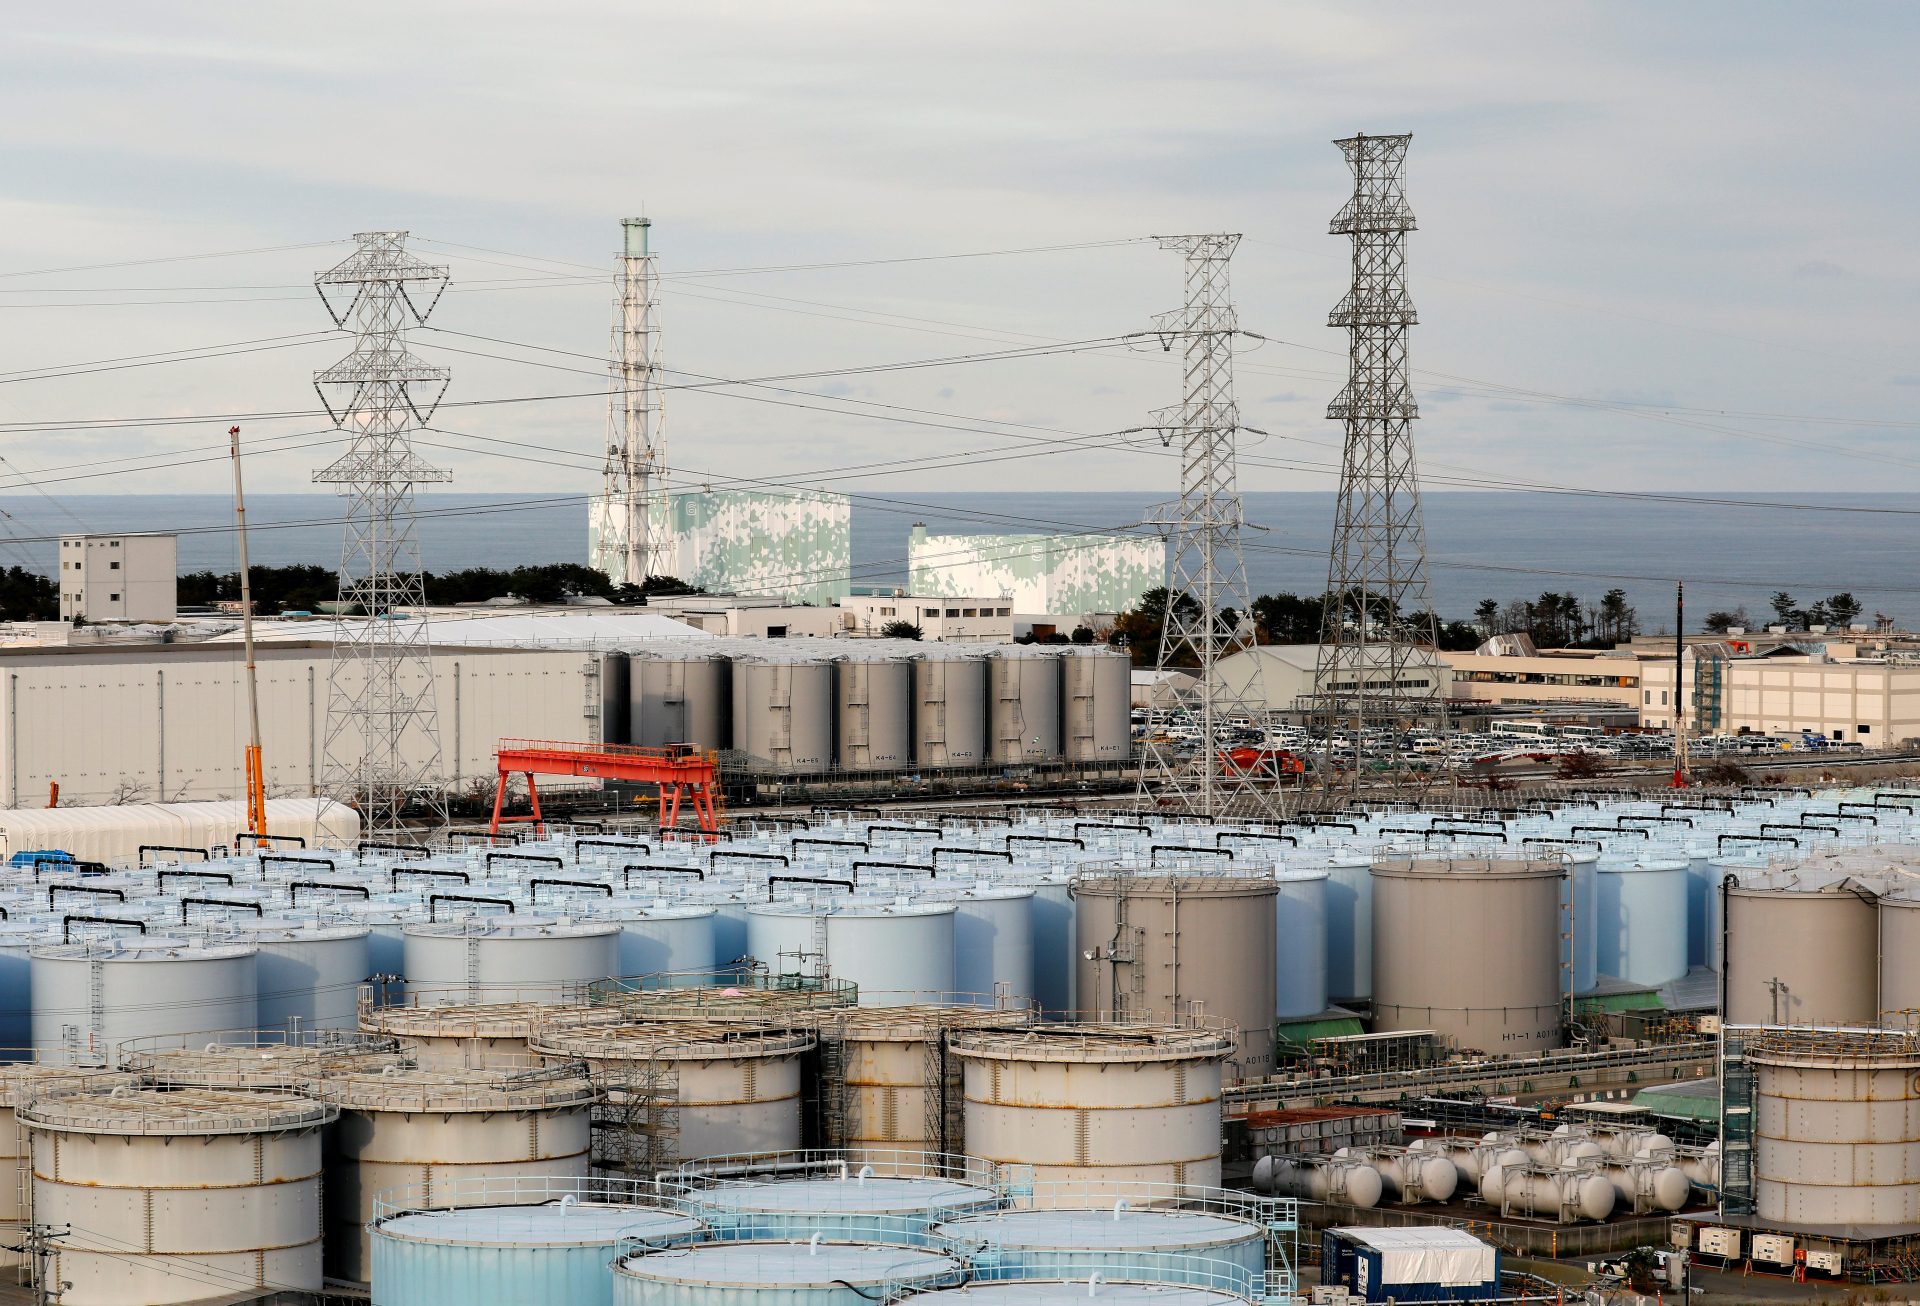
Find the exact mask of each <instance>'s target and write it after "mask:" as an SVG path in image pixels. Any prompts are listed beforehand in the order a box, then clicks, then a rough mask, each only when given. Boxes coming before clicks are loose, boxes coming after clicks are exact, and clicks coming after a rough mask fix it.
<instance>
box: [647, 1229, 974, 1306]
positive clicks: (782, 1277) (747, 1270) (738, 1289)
mask: <svg viewBox="0 0 1920 1306" xmlns="http://www.w3.org/2000/svg"><path fill="white" fill-rule="evenodd" d="M966 1277H967V1272H966V1267H964V1266H963V1265H961V1263H960V1262H959V1261H958V1260H955V1259H954V1258H953V1257H951V1256H946V1255H943V1254H941V1253H940V1252H936V1251H933V1250H930V1249H928V1248H924V1247H904V1246H896V1245H889V1244H885V1243H840V1242H829V1241H827V1240H826V1239H824V1238H818V1237H815V1238H809V1239H808V1240H807V1241H806V1242H720V1243H697V1244H695V1245H693V1246H691V1247H676V1248H673V1249H672V1250H669V1251H664V1252H649V1253H646V1254H643V1255H638V1256H626V1257H622V1258H621V1259H620V1260H618V1261H616V1262H614V1266H613V1301H614V1306H873V1304H874V1303H875V1302H876V1301H879V1300H880V1299H881V1297H882V1296H883V1295H884V1294H885V1293H886V1292H888V1291H902V1290H911V1289H915V1288H950V1287H955V1286H957V1285H959V1284H960V1283H962V1282H964V1281H965V1279H966Z"/></svg>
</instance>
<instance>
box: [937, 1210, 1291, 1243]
mask: <svg viewBox="0 0 1920 1306" xmlns="http://www.w3.org/2000/svg"><path fill="white" fill-rule="evenodd" d="M934 1232H935V1233H937V1234H939V1235H940V1236H942V1237H944V1238H956V1239H968V1240H971V1239H979V1240H980V1241H982V1242H991V1243H994V1244H996V1245H998V1246H1001V1247H1014V1248H1022V1249H1028V1250H1035V1251H1142V1252H1187V1251H1192V1250H1194V1249H1196V1248H1207V1247H1221V1246H1226V1245H1229V1244H1234V1243H1242V1242H1245V1241H1247V1240H1248V1239H1249V1238H1264V1237H1265V1236H1266V1231H1265V1229H1263V1228H1262V1227H1261V1226H1260V1225H1257V1224H1255V1223H1253V1222H1252V1221H1250V1220H1242V1219H1236V1218H1235V1217H1233V1216H1230V1215H1218V1214H1214V1213H1213V1212H1209V1211H1180V1210H1171V1209H1156V1208H1153V1207H1144V1208H1137V1209H1136V1208H1133V1207H1127V1206H1121V1207H1120V1208H1119V1209H1117V1210H1116V1209H1115V1208H1114V1207H1107V1208H1106V1209H1104V1210H1101V1209H1096V1208H1087V1209H1083V1210H1072V1209H1060V1208H1053V1209H1049V1210H1035V1211H988V1212H983V1213H981V1214H979V1215H967V1216H961V1217H959V1218H957V1219H953V1220H948V1221H946V1222H945V1223H943V1224H941V1225H939V1226H937V1227H936V1228H935V1230H934Z"/></svg>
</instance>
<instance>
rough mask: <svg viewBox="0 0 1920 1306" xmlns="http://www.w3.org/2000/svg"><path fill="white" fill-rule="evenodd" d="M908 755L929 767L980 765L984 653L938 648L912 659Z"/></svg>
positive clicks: (983, 759)
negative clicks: (911, 698)
mask: <svg viewBox="0 0 1920 1306" xmlns="http://www.w3.org/2000/svg"><path fill="white" fill-rule="evenodd" d="M913 760H914V762H915V763H916V764H918V765H920V766H923V767H933V768H951V767H974V766H984V765H986V760H987V661H986V659H985V658H983V657H980V656H977V655H965V654H955V653H952V652H949V651H947V650H944V649H942V650H937V651H933V652H929V653H926V654H923V655H922V656H921V657H919V658H917V659H915V660H914V664H913Z"/></svg>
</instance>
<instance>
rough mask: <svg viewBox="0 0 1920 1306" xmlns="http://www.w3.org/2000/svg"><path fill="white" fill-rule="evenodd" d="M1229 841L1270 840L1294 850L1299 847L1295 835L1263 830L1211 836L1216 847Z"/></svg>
mask: <svg viewBox="0 0 1920 1306" xmlns="http://www.w3.org/2000/svg"><path fill="white" fill-rule="evenodd" d="M1229 839H1272V840H1274V841H1275V842H1276V843H1290V844H1292V845H1293V846H1294V847H1295V848H1298V847H1299V846H1300V839H1299V836H1297V835H1291V834H1269V833H1267V832H1266V831H1265V830H1222V831H1220V832H1219V833H1218V834H1216V835H1214V836H1213V842H1214V845H1215V846H1216V847H1217V846H1219V845H1220V844H1223V843H1225V842H1226V841H1227V840H1229Z"/></svg>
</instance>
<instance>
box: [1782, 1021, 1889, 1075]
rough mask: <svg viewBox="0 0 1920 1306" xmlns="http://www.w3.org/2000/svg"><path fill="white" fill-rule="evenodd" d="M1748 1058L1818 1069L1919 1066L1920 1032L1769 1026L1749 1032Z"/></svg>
mask: <svg viewBox="0 0 1920 1306" xmlns="http://www.w3.org/2000/svg"><path fill="white" fill-rule="evenodd" d="M1746 1054H1747V1059H1748V1060H1750V1061H1754V1062H1758V1063H1759V1064H1761V1065H1766V1066H1797V1067H1802V1068H1808V1069H1819V1070H1906V1069H1910V1068H1913V1067H1920V1032H1915V1031H1908V1030H1892V1029H1879V1030H1865V1029H1855V1030H1819V1029H1787V1028H1767V1029H1758V1030H1753V1031H1751V1032H1749V1033H1748V1034H1747V1053H1746Z"/></svg>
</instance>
